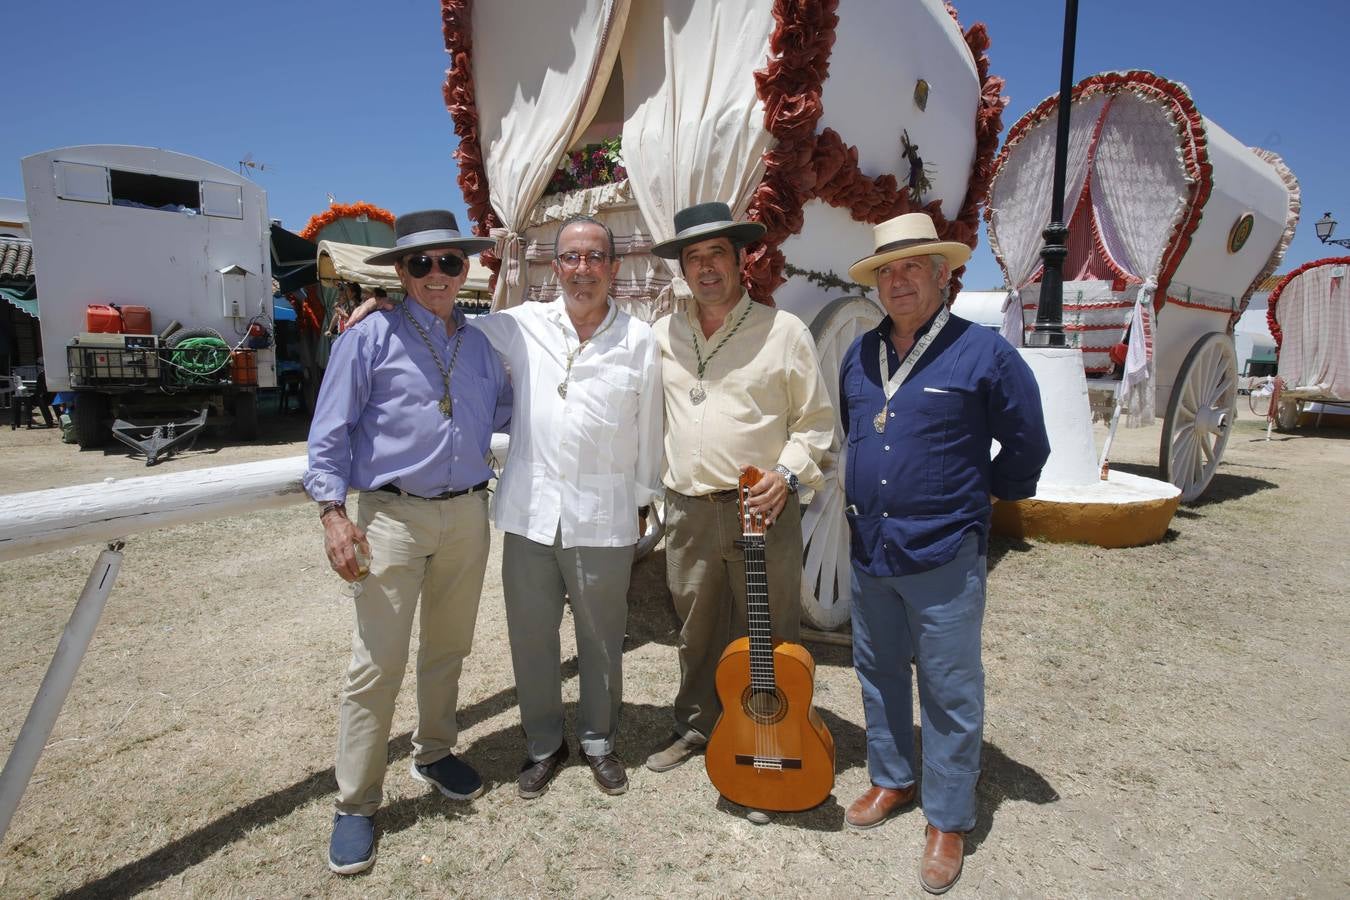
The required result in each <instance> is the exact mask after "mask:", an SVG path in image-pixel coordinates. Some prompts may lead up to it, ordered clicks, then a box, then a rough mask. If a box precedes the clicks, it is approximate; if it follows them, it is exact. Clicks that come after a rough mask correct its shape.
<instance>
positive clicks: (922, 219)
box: [848, 213, 970, 287]
mask: <svg viewBox="0 0 1350 900" xmlns="http://www.w3.org/2000/svg"><path fill="white" fill-rule="evenodd" d="M872 236H873V240H874V241H875V243H876V247H877V249H876V250H874V251H873V252H872V255H871V256H865V257H863V258H862V259H860V260H858V261H857V262H855V263H854V264H853V265H851V266H849V269H848V277H849V278H851V279H852V280H853V281H855V282H857V283H858V284H865V285H867V286H868V287H876V284H877V269H879V268H881V267H882V266H884V265H886V263H888V262H891V261H892V260H896V259H907V258H908V257H911V256H927V255H928V254H930V253H941V254H942V255H943V256H945V257H946V258H947V267H948V268H950V269H955V268H956V267H957V266H961V265H964V264H965V262H966V260H968V259H970V248H969V247H967V246H966V245H965V244H962V243H960V242H959V241H940V240H938V236H937V229H936V228H934V227H933V219H932V217H931V216H929V215H928V214H927V213H906V214H905V215H903V216H896V217H895V218H894V219H887V220H886V221H885V222H882V223H881V224H880V225H876V226H874V227H873V229H872Z"/></svg>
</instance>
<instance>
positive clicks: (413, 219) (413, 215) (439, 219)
mask: <svg viewBox="0 0 1350 900" xmlns="http://www.w3.org/2000/svg"><path fill="white" fill-rule="evenodd" d="M495 243H496V241H494V240H493V239H492V238H483V237H474V236H472V235H470V236H469V237H464V236H463V235H461V234H460V233H459V223H458V222H456V221H455V214H454V213H452V212H451V211H450V210H448V209H423V210H419V211H417V212H410V213H404V214H403V215H401V216H399V217H398V218H397V219H395V220H394V246H393V247H391V248H389V249H388V250H381V251H380V252H379V253H375V254H372V255H371V256H367V257H366V265H368V266H392V265H393V264H394V263H395V262H396V261H398V260H400V259H402V258H403V257H405V256H411V255H412V254H414V253H417V252H419V251H421V250H429V249H431V248H432V247H456V248H458V249H460V250H463V251H464V253H465V255H466V256H472V255H473V254H475V253H479V252H481V251H483V250H486V249H487V248H489V247H491V246H492V245H493V244H495Z"/></svg>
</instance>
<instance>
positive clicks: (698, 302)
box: [647, 203, 834, 772]
mask: <svg viewBox="0 0 1350 900" xmlns="http://www.w3.org/2000/svg"><path fill="white" fill-rule="evenodd" d="M675 230H676V232H677V233H676V235H675V237H674V238H672V239H671V240H669V241H665V242H663V243H660V244H657V245H656V246H655V247H653V248H652V252H653V253H655V254H656V255H657V256H661V257H663V258H665V259H678V260H679V261H680V269H681V271H682V272H683V273H684V277H685V280H686V281H688V282H689V287H690V289H691V290H692V292H693V300H692V301H691V302H690V303H689V304H688V308H687V309H686V310H685V311H684V312H683V313H680V312H677V313H675V314H673V315H670V316H667V317H666V318H664V319H662V320H660V321H659V322H657V323H656V325H655V326H654V329H653V330H654V331H655V333H656V340H657V343H658V344H659V345H660V348H661V371H662V380H663V382H664V393H665V405H666V431H665V444H666V462H665V471H664V473H663V481H664V482H665V485H666V488H667V490H666V517H667V518H666V580H667V582H668V584H669V586H670V592H671V595H672V597H673V599H674V603H675V611H676V613H677V614H678V615H679V617H680V623H681V629H680V640H679V656H680V687H679V692H678V693H677V695H676V697H675V709H674V712H675V732H674V734H673V735H672V736H671V738H670V739H669V741H668V742H667V743H666V744H664V745H663V746H662V747H661V748H659V749H658V750H657V751H656V752H655V753H653V754H652V755H651V756H650V757H648V759H647V768H649V769H651V770H652V771H655V772H664V771H667V770H669V769H673V768H675V767H676V766H678V765H680V764H681V763H683V762H684V761H685V760H686V759H688V758H689V757H690V756H691V755H692V754H694V753H696V752H698V751H699V750H700V749H702V747H703V745H704V744H705V743H706V742H707V740H708V736H709V735H710V734H711V732H712V727H713V725H714V724H716V722H717V717H718V716H719V715H720V713H721V706H720V704H719V701H718V699H717V692H716V688H715V686H714V676H715V674H716V670H717V663H718V660H719V659H720V657H721V655H722V651H723V650H724V649H726V646H727V644H729V643H730V642H731V641H732V640H734V639H735V638H737V637H742V636H744V635H745V634H746V592H745V560H744V556H743V554H742V552H741V549H740V547H738V546H737V545H736V543H735V542H736V540H737V539H739V538H740V537H741V536H742V528H741V523H740V519H739V515H738V512H737V503H736V487H737V482H738V481H739V478H740V475H741V472H742V470H743V469H744V468H746V467H747V466H755V467H756V468H759V469H761V470H763V471H764V473H765V475H764V477H763V478H762V479H761V480H760V481H759V483H758V484H757V485H755V487H754V488H753V489H751V492H750V498H749V503H748V505H749V508H750V509H751V511H754V512H762V513H763V514H764V516H765V524H766V526H767V529H768V530H767V532H766V535H765V558H766V565H767V570H768V572H767V575H768V582H769V608H770V619H771V622H772V629H773V638H774V639H775V640H787V641H794V642H795V641H796V640H797V635H798V619H799V616H800V608H801V607H800V596H801V577H802V533H801V509H800V501H799V499H798V497H797V492H798V490H799V489H801V488H805V489H815V488H817V487H819V486H820V485H821V483H822V481H823V480H824V476H823V475H822V474H821V471H820V465H819V464H820V460H821V458H822V457H823V456H824V454H825V452H826V451H827V450H829V448H830V444H831V442H832V440H833V438H834V412H833V410H832V409H831V407H830V400H829V395H828V393H827V392H826V389H825V381H824V379H823V378H822V377H821V373H820V363H819V361H818V360H817V358H816V350H815V344H814V342H813V341H812V339H811V333H810V331H809V330H808V329H807V327H806V325H805V324H803V323H802V321H801V320H800V319H798V318H797V317H796V316H793V315H791V314H790V313H786V312H782V311H781V310H777V309H774V308H772V307H769V306H764V305H762V304H758V303H754V302H752V301H751V299H750V297H749V295H748V294H746V292H745V290H744V288H743V287H742V286H741V279H740V271H741V265H742V263H743V261H744V247H745V245H746V244H748V243H750V242H751V241H754V240H756V239H757V238H758V237H759V236H760V235H762V234H763V233H764V226H762V225H760V224H758V223H756V222H739V223H738V222H733V221H732V218H731V210H730V209H729V208H728V206H727V205H726V204H725V203H702V204H699V205H697V206H691V207H689V208H688V209H684V210H681V211H680V212H678V213H676V215H675Z"/></svg>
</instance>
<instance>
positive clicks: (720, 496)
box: [671, 488, 740, 503]
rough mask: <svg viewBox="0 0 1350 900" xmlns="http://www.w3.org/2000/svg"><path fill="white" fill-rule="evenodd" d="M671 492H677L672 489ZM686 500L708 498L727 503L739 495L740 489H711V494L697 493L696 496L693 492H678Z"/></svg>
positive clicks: (715, 501)
mask: <svg viewBox="0 0 1350 900" xmlns="http://www.w3.org/2000/svg"><path fill="white" fill-rule="evenodd" d="M671 493H677V494H678V493H679V491H672V492H671ZM680 496H681V497H683V498H684V499H686V500H708V501H710V502H712V503H728V502H730V501H732V500H736V499H738V498H739V497H740V491H738V490H736V489H735V488H732V489H731V490H729V491H713V492H712V493H711V494H699V495H698V496H697V497H696V496H694V495H693V494H680Z"/></svg>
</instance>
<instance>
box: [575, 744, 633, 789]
mask: <svg viewBox="0 0 1350 900" xmlns="http://www.w3.org/2000/svg"><path fill="white" fill-rule="evenodd" d="M581 755H582V756H584V757H586V764H587V765H588V766H590V767H591V774H592V775H594V776H595V783H596V784H598V785H600V790H602V791H604V792H605V793H606V794H614V795H618V794H622V793H623V792H624V791H626V790H628V773H627V772H625V771H624V769H623V761H622V760H620V759H619V757H617V756H615V755H614V754H613V753H606V754H605V755H604V756H591V755H590V754H589V753H587V752H585V751H584V750H583V751H582V753H581Z"/></svg>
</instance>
